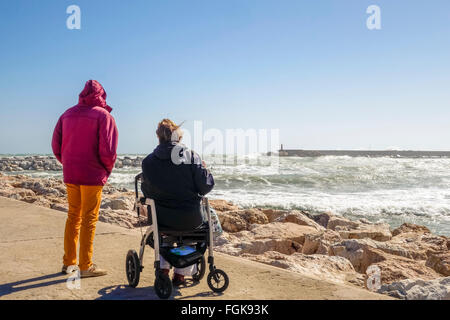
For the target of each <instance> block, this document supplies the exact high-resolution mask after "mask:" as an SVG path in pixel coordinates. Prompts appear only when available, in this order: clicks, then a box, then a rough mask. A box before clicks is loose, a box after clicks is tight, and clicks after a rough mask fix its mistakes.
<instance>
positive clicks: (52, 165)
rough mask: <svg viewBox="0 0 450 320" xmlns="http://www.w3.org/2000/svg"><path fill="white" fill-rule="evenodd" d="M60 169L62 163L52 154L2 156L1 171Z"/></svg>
mask: <svg viewBox="0 0 450 320" xmlns="http://www.w3.org/2000/svg"><path fill="white" fill-rule="evenodd" d="M25 170H36V171H60V170H62V166H61V164H60V163H59V162H58V160H56V158H55V157H52V156H24V157H20V156H14V157H2V158H0V171H5V172H15V171H25Z"/></svg>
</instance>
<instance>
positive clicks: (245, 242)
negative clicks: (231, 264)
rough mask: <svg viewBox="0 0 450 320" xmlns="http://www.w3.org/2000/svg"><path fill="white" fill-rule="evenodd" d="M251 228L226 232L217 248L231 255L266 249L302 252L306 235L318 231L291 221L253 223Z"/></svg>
mask: <svg viewBox="0 0 450 320" xmlns="http://www.w3.org/2000/svg"><path fill="white" fill-rule="evenodd" d="M249 229H250V230H243V231H239V232H235V233H228V232H224V234H223V235H222V236H221V237H220V239H218V241H217V243H216V247H215V249H216V250H217V251H220V252H224V253H227V254H230V255H241V254H243V253H250V254H262V253H264V252H266V251H277V252H281V253H285V254H292V253H294V252H301V250H302V244H303V242H304V241H305V236H306V235H308V234H310V233H314V232H317V230H316V229H314V228H312V227H309V226H302V225H298V224H295V223H290V222H285V223H282V222H273V223H269V224H264V225H258V224H252V225H251V226H250V228H249Z"/></svg>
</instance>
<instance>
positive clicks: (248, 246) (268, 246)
mask: <svg viewBox="0 0 450 320" xmlns="http://www.w3.org/2000/svg"><path fill="white" fill-rule="evenodd" d="M301 250H302V245H301V244H299V243H298V242H295V241H292V240H286V239H261V240H254V241H244V242H242V243H241V251H240V254H243V253H250V254H263V253H264V252H267V251H276V252H280V253H284V254H288V255H290V254H293V253H295V252H298V251H301Z"/></svg>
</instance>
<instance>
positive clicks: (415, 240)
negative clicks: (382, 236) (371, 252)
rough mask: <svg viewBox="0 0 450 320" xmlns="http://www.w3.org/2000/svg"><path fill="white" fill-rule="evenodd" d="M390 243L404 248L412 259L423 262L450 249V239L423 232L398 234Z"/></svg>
mask: <svg viewBox="0 0 450 320" xmlns="http://www.w3.org/2000/svg"><path fill="white" fill-rule="evenodd" d="M388 243H389V244H391V245H396V246H398V247H401V248H403V249H404V250H406V251H408V252H410V255H411V257H412V258H415V259H421V260H423V259H427V258H428V256H430V255H431V254H440V253H444V252H447V251H448V250H449V249H450V239H448V238H447V237H444V236H437V235H433V234H431V233H422V232H402V233H397V235H396V236H394V237H393V238H392V239H391V240H390V241H388Z"/></svg>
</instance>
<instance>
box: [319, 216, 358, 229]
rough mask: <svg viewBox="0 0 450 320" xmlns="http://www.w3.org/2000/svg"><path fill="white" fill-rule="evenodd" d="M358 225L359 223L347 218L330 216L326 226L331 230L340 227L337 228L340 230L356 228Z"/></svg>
mask: <svg viewBox="0 0 450 320" xmlns="http://www.w3.org/2000/svg"><path fill="white" fill-rule="evenodd" d="M359 225H360V223H358V222H356V221H351V220H348V219H346V218H344V217H340V216H330V217H329V220H328V224H327V227H326V228H327V229H331V230H336V227H341V228H339V229H340V230H351V229H356V228H358V227H359Z"/></svg>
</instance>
